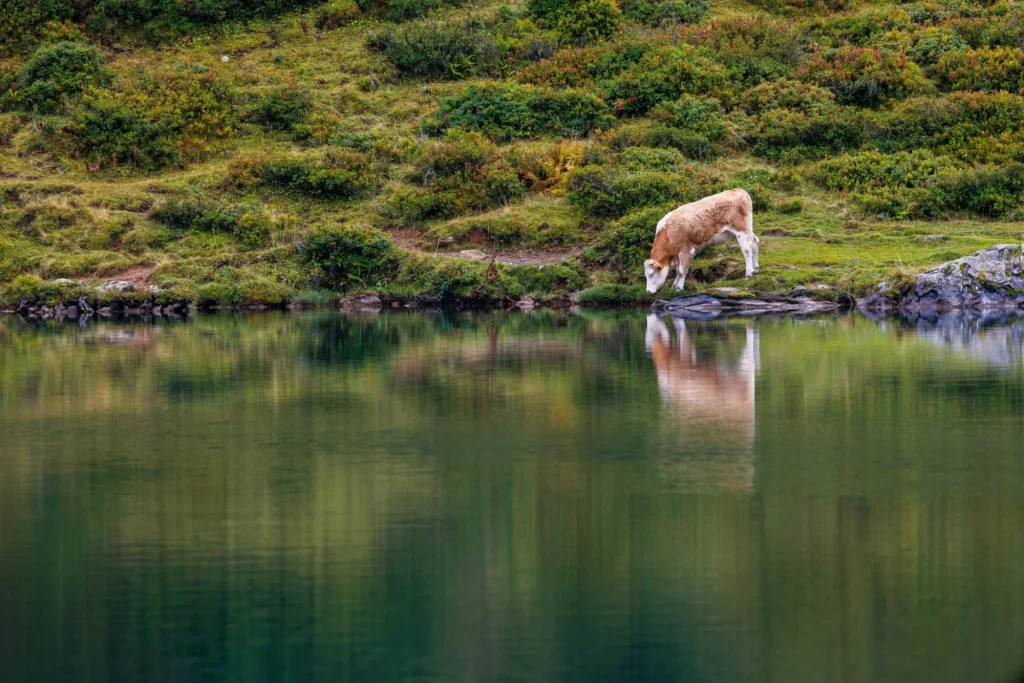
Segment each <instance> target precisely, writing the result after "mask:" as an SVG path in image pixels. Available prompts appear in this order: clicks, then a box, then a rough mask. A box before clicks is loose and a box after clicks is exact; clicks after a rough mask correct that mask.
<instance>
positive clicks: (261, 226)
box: [153, 194, 271, 247]
mask: <svg viewBox="0 0 1024 683" xmlns="http://www.w3.org/2000/svg"><path fill="white" fill-rule="evenodd" d="M153 218H154V219H155V220H157V221H158V222H160V223H162V224H163V225H165V226H167V227H168V228H170V229H172V230H175V231H181V232H183V231H186V230H196V231H199V232H207V233H212V234H220V233H222V234H227V235H233V236H234V237H235V238H236V239H238V240H239V241H241V242H242V243H244V244H246V245H247V246H250V247H258V246H261V245H263V244H266V242H267V241H268V240H269V239H270V232H271V223H270V219H269V217H268V216H267V214H266V212H265V211H263V209H262V208H261V207H258V206H248V205H244V204H226V203H223V202H218V201H215V200H211V199H207V198H206V197H204V196H202V195H199V194H193V195H191V196H189V197H186V198H184V199H172V200H170V201H169V202H167V203H166V204H165V205H164V206H163V207H161V208H160V209H158V210H157V211H155V212H154V213H153Z"/></svg>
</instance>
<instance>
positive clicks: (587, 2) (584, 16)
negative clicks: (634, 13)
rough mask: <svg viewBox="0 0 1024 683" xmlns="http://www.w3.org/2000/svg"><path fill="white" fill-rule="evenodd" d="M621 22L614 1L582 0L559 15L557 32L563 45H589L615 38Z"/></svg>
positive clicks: (556, 23)
mask: <svg viewBox="0 0 1024 683" xmlns="http://www.w3.org/2000/svg"><path fill="white" fill-rule="evenodd" d="M621 21H622V10H620V9H619V6H618V5H617V4H615V1H614V0H580V1H579V2H575V3H572V5H571V6H570V7H568V8H567V9H565V10H564V11H562V12H561V13H559V15H558V19H557V21H556V22H555V31H556V32H557V33H558V36H559V38H560V39H561V40H562V42H563V43H567V44H569V45H589V44H591V43H596V42H598V41H600V40H607V39H609V38H611V37H612V36H614V35H615V33H616V32H617V31H618V30H619V23H620V22H621Z"/></svg>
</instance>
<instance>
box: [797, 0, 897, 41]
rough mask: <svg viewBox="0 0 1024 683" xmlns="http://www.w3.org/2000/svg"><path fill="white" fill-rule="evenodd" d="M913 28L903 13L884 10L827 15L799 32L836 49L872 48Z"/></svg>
mask: <svg viewBox="0 0 1024 683" xmlns="http://www.w3.org/2000/svg"><path fill="white" fill-rule="evenodd" d="M913 26H914V22H913V19H912V18H911V16H910V14H909V13H908V12H907V11H906V10H904V9H888V8H886V9H865V10H863V11H860V12H856V13H850V14H839V15H826V16H824V17H821V18H815V19H812V20H810V21H808V22H805V23H804V24H803V25H802V26H801V28H802V29H803V30H805V31H807V32H808V33H810V34H811V35H812V36H813V37H814V40H815V42H817V43H819V44H825V45H828V46H830V47H839V46H841V45H848V46H865V45H873V44H875V43H877V42H878V39H879V38H881V37H882V36H883V35H884V34H885V33H888V32H891V31H900V30H906V29H910V28H912V27H913Z"/></svg>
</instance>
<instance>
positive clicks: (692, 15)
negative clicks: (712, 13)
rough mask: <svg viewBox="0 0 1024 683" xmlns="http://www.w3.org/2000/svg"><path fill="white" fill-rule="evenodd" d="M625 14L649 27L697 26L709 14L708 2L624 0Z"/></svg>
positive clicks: (691, 0)
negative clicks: (666, 25)
mask: <svg viewBox="0 0 1024 683" xmlns="http://www.w3.org/2000/svg"><path fill="white" fill-rule="evenodd" d="M621 5H622V11H623V13H624V14H625V15H626V16H627V17H629V18H630V19H633V20H634V21H639V22H641V23H643V24H647V25H648V26H661V25H663V24H695V23H697V22H698V21H700V20H701V19H703V18H704V15H705V14H707V13H708V0H622V3H621Z"/></svg>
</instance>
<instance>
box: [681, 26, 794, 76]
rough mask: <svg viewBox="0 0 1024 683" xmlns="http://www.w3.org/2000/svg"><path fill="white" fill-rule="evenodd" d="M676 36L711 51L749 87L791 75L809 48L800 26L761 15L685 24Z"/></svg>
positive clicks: (731, 74) (733, 74)
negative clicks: (692, 24)
mask: <svg viewBox="0 0 1024 683" xmlns="http://www.w3.org/2000/svg"><path fill="white" fill-rule="evenodd" d="M679 37H680V39H681V40H682V41H683V42H685V43H688V44H689V45H692V46H693V47H696V48H701V49H703V50H705V51H706V52H707V53H709V54H711V55H713V56H714V58H715V59H716V60H717V61H718V62H720V63H722V64H723V65H725V67H726V68H727V69H728V71H729V73H730V76H731V77H732V79H733V80H735V81H738V82H741V83H743V84H744V85H746V86H748V87H749V86H752V85H756V84H757V83H760V82H762V81H771V80H778V79H780V78H789V77H791V76H793V74H794V73H795V71H796V66H797V65H798V64H799V63H800V62H801V61H803V60H804V58H805V56H806V54H807V51H808V48H809V45H808V42H809V41H808V39H807V36H806V32H805V31H802V30H800V27H798V26H794V25H793V22H787V21H784V20H781V19H775V18H773V17H769V16H763V15H762V16H757V17H754V18H747V17H728V18H724V19H720V20H716V21H713V22H705V23H701V24H698V25H694V26H686V27H684V28H683V29H681V30H680V31H679ZM712 94H714V93H712Z"/></svg>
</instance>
